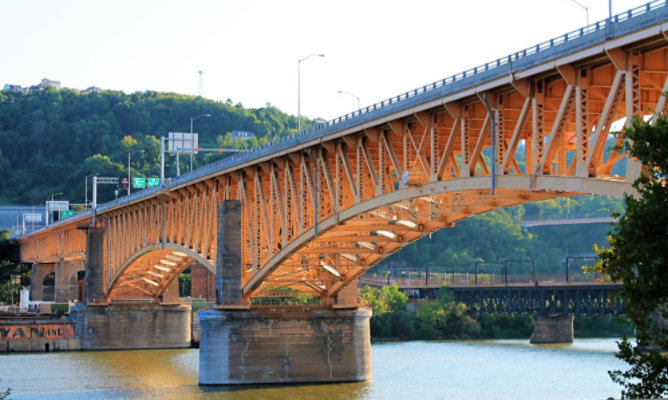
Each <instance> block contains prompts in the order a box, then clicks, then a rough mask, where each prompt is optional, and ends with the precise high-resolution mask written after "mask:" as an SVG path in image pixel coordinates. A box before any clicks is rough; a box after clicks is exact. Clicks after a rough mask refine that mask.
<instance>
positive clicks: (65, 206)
mask: <svg viewBox="0 0 668 400" xmlns="http://www.w3.org/2000/svg"><path fill="white" fill-rule="evenodd" d="M46 207H47V209H49V211H64V210H69V209H70V202H69V201H67V200H53V201H51V200H47V201H46Z"/></svg>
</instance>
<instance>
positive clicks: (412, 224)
mask: <svg viewBox="0 0 668 400" xmlns="http://www.w3.org/2000/svg"><path fill="white" fill-rule="evenodd" d="M397 224H399V225H403V226H405V227H408V228H411V229H417V227H418V224H416V223H415V222H413V221H408V220H405V219H400V220H399V221H397Z"/></svg>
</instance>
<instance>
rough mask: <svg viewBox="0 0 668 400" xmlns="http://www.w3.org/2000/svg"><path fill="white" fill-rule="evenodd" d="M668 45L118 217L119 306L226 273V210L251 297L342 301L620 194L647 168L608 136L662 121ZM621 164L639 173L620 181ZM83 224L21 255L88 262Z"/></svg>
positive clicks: (654, 38)
mask: <svg viewBox="0 0 668 400" xmlns="http://www.w3.org/2000/svg"><path fill="white" fill-rule="evenodd" d="M667 43H668V41H667V40H666V38H665V37H664V35H663V28H661V29H657V28H656V27H653V28H652V29H646V30H643V31H640V32H635V33H634V34H633V35H629V36H627V37H622V38H618V39H615V40H611V41H608V42H606V43H605V45H600V46H595V47H591V48H586V49H583V50H580V51H578V52H576V53H573V54H570V55H568V56H564V57H561V58H559V59H553V60H550V61H549V62H545V63H543V64H540V65H537V66H534V67H531V68H528V69H526V70H522V71H515V72H513V73H512V74H509V75H508V76H505V77H503V78H498V79H495V80H492V81H490V82H486V83H483V84H480V85H478V86H473V87H470V88H468V89H466V90H462V91H460V92H456V93H451V94H448V95H444V97H442V98H439V99H437V100H430V101H428V102H426V103H424V104H420V105H415V106H412V107H410V108H406V109H403V110H401V111H397V112H396V113H394V114H392V115H389V116H383V117H380V118H378V119H376V120H372V121H370V122H369V121H367V122H364V123H362V124H359V125H357V126H354V127H352V128H350V127H348V128H345V129H342V130H340V131H338V132H336V133H333V134H327V135H325V136H321V137H318V138H315V139H313V140H311V141H309V142H307V143H305V144H301V145H299V146H297V147H295V148H291V149H289V150H281V151H277V152H276V153H275V154H272V155H271V156H266V155H263V156H261V157H258V158H256V159H255V160H254V161H252V162H243V163H240V164H239V165H237V166H235V167H234V168H227V169H224V170H220V171H217V172H215V173H211V174H209V175H207V176H204V177H200V178H197V179H194V180H192V181H190V182H186V183H183V184H181V185H179V186H176V187H169V188H167V189H164V190H162V191H160V192H158V193H157V194H155V195H151V196H148V197H143V198H140V199H138V200H136V201H134V202H132V203H131V204H125V205H120V206H118V207H116V208H114V207H111V208H109V209H106V210H105V211H104V212H102V213H100V214H99V215H98V218H97V226H98V227H102V228H104V229H105V246H104V271H103V275H104V282H105V283H104V285H105V287H104V289H105V293H106V297H107V300H110V299H114V298H135V297H153V298H157V297H158V296H160V295H161V294H162V292H163V291H164V290H165V288H166V287H167V286H168V284H169V283H170V282H171V281H172V280H173V279H175V277H176V276H177V275H178V274H179V273H180V272H181V271H182V270H183V269H184V268H186V267H187V266H188V265H189V264H191V263H192V262H194V261H197V262H199V263H201V264H202V265H204V266H206V267H207V268H209V269H210V270H212V271H215V268H214V264H215V262H214V260H215V255H216V250H217V247H216V246H217V244H216V235H217V226H218V221H217V207H218V204H219V202H221V201H224V200H240V201H241V204H242V223H241V237H242V264H241V265H240V266H239V267H240V268H241V270H242V288H241V289H242V294H243V298H244V302H248V301H249V299H250V298H251V297H255V296H264V295H266V296H270V295H275V293H277V292H279V293H280V291H281V290H285V289H286V288H289V289H292V290H294V291H298V292H306V293H311V294H315V295H317V296H322V297H323V302H324V303H325V304H332V303H333V302H334V299H335V298H336V296H337V295H338V294H339V292H340V291H341V290H342V289H343V288H344V287H345V286H346V285H348V284H349V283H351V282H353V281H354V280H355V279H356V278H358V277H359V276H360V275H361V274H363V273H364V272H365V271H366V270H368V269H369V268H370V267H371V266H373V265H375V264H377V263H378V262H380V261H381V260H382V259H384V258H385V257H387V256H388V255H390V254H392V253H394V252H396V251H399V250H400V249H401V248H402V247H404V246H406V245H407V244H409V243H411V242H413V241H415V240H418V239H419V238H421V237H423V236H425V235H427V234H429V233H430V232H434V231H437V230H439V229H442V228H445V227H452V226H453V225H454V224H455V223H456V222H457V221H459V220H462V219H464V218H466V217H468V216H471V215H476V214H480V213H484V212H486V211H489V210H493V209H496V208H500V207H507V206H512V205H516V204H522V203H526V202H532V201H537V200H544V199H552V198H556V197H564V196H574V195H582V194H601V195H609V196H616V197H621V196H622V195H623V194H624V193H628V192H631V190H632V189H631V186H630V182H632V180H633V179H634V178H635V177H637V176H638V174H639V173H640V171H641V166H640V165H638V163H637V162H636V161H634V160H629V159H627V157H626V156H627V155H626V154H625V153H622V152H620V151H619V150H612V151H611V152H609V155H607V156H606V154H608V153H607V152H605V151H604V150H605V146H606V145H605V143H606V139H608V137H609V134H610V133H611V132H610V129H611V126H612V124H613V122H614V121H617V120H619V119H621V118H624V117H632V116H641V115H647V114H652V113H653V112H655V110H656V111H662V110H663V108H664V99H663V97H662V95H661V94H662V92H663V91H665V90H666V89H667V88H668V81H667V79H666V78H667V77H668V45H667ZM483 95H486V98H487V100H488V102H489V104H490V107H491V108H492V109H493V113H492V114H491V115H490V114H489V113H488V112H487V109H486V107H485V105H484V104H483V101H482V98H483ZM491 119H493V120H494V122H495V126H496V135H495V138H494V142H495V143H494V147H493V148H494V153H495V154H494V158H495V160H496V164H495V166H494V167H495V170H496V176H495V179H496V191H495V193H492V192H491V190H490V181H491V179H490V173H491V171H492V165H491V161H490V159H489V154H490V153H491V149H492V146H491V145H492V139H491V136H490V124H491ZM627 123H628V122H627ZM622 140H623V134H621V135H619V136H618V139H617V144H620V143H621V142H622ZM483 151H484V152H483ZM522 160H526V162H524V163H523V162H522ZM623 160H625V162H626V172H625V174H624V175H622V176H617V175H612V174H611V171H612V168H613V167H614V166H615V165H616V164H617V163H620V162H622V161H623ZM314 171H315V177H314ZM314 182H315V184H314ZM314 205H315V206H314ZM82 222H83V223H90V221H88V220H86V221H82V220H81V219H77V218H74V219H72V222H70V223H64V224H60V225H56V226H55V227H54V228H49V229H47V230H43V231H39V232H36V233H34V234H30V235H27V236H25V237H23V238H21V239H20V243H21V257H22V260H23V261H24V262H33V263H39V262H50V261H52V260H53V259H55V258H65V257H82V256H83V254H84V253H85V232H83V231H78V230H76V224H77V223H79V224H80V223H82Z"/></svg>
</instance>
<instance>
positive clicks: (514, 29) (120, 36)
mask: <svg viewBox="0 0 668 400" xmlns="http://www.w3.org/2000/svg"><path fill="white" fill-rule="evenodd" d="M578 1H579V3H580V4H581V5H582V6H586V7H588V8H589V21H590V23H594V22H595V21H598V20H601V19H604V18H606V17H607V15H608V1H607V0H578ZM612 3H613V4H612V11H613V13H614V14H616V13H620V12H623V11H626V10H627V9H629V8H633V7H636V6H639V5H642V4H644V3H645V1H639V0H612ZM0 15H2V16H3V18H2V19H3V21H2V24H0V37H2V53H3V56H2V62H0V85H3V84H5V83H11V84H19V85H22V86H30V85H33V84H36V83H38V82H39V81H40V80H41V79H42V78H49V79H53V80H59V81H61V84H62V85H63V86H64V87H71V88H77V89H85V88H87V87H89V86H99V87H101V88H103V89H112V90H122V91H124V92H126V93H130V92H134V91H143V90H156V91H164V92H177V93H183V94H193V95H196V94H198V88H199V77H198V73H197V71H199V70H202V71H203V93H202V94H203V95H204V96H205V97H207V98H210V99H214V100H220V101H225V100H226V99H228V98H229V99H231V100H232V101H233V102H235V103H237V102H241V103H243V105H244V106H246V107H253V108H255V107H261V106H264V105H265V104H266V103H271V104H273V105H275V106H277V107H279V108H280V109H282V110H283V111H285V112H288V113H291V114H295V115H296V114H297V64H298V63H297V60H298V59H300V58H303V57H305V56H308V55H309V54H313V53H324V54H325V55H326V57H325V58H317V57H313V58H309V59H308V60H305V61H304V62H302V64H301V84H302V90H301V112H302V115H306V116H308V117H311V118H315V117H321V118H325V119H332V118H334V117H337V116H339V115H342V114H345V113H347V112H350V111H353V110H354V109H356V108H357V101H356V99H355V98H354V97H352V96H350V95H346V94H338V93H337V91H340V90H341V91H347V92H350V93H353V94H355V95H356V96H359V97H360V101H361V104H362V106H364V105H369V104H372V103H375V102H377V101H381V100H383V99H385V98H388V97H391V96H394V95H397V94H399V93H402V92H405V91H408V90H411V89H413V88H415V87H418V86H422V85H424V84H427V83H430V82H433V81H436V80H439V79H442V78H444V77H446V76H450V75H453V74H456V73H458V72H461V71H463V70H465V69H469V68H472V67H475V66H477V65H480V64H483V63H485V62H488V61H491V60H494V59H496V58H499V57H503V56H505V55H507V54H509V53H511V52H515V51H518V50H521V49H523V48H526V47H529V46H531V45H534V44H537V43H539V42H542V41H544V40H548V39H550V38H553V37H555V36H558V35H561V34H564V33H566V32H569V31H572V30H575V29H578V28H580V27H582V26H584V25H585V24H586V13H585V10H584V9H583V8H582V7H581V6H579V5H578V4H576V2H574V1H573V0H464V1H450V0H440V1H426V0H411V1H395V0H355V1H351V0H337V1H327V2H325V1H315V0H310V1H293V0H285V1H263V0H241V1H222V0H221V1H214V0H189V1H173V0H142V1H138V0H114V1H94V0H69V1H61V0H58V1H56V0H0Z"/></svg>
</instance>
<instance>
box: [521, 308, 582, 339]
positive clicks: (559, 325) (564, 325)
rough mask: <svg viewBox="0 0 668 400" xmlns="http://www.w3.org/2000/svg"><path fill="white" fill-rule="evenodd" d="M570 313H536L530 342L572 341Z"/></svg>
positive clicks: (572, 318)
mask: <svg viewBox="0 0 668 400" xmlns="http://www.w3.org/2000/svg"><path fill="white" fill-rule="evenodd" d="M573 320H574V317H573V316H572V315H536V316H535V317H534V322H535V325H534V328H533V333H532V334H531V339H530V340H529V341H530V342H531V343H532V344H547V343H573Z"/></svg>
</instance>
